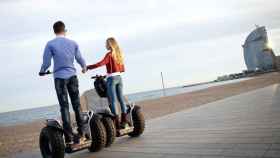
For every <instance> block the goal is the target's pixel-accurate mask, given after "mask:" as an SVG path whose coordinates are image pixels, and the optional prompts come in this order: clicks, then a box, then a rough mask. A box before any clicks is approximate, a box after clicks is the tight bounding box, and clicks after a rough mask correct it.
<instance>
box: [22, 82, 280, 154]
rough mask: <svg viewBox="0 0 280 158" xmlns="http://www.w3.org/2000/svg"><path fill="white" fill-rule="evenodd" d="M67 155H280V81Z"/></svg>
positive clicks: (149, 122) (157, 120)
mask: <svg viewBox="0 0 280 158" xmlns="http://www.w3.org/2000/svg"><path fill="white" fill-rule="evenodd" d="M38 155H39V154H38V152H36V153H34V155H32V157H37V156H38ZM29 156H31V155H29ZM21 157H25V156H21ZM67 157H68V158H109V157H114V158H128V157H129V158H135V157H136V158H138V157H139V158H146V157H151V158H169V157H172V158H173V157H176V158H224V157H232V158H239V157H245V158H247V157H248V158H257V157H265V158H269V157H273V158H274V157H279V158H280V85H273V86H270V87H266V88H264V89H259V90H256V91H252V92H249V93H245V94H241V95H238V96H234V97H230V98H227V99H224V100H221V101H217V102H213V103H210V104H206V105H203V106H200V107H197V108H193V109H190V110H187V111H182V112H178V113H174V114H170V115H167V116H164V117H161V118H157V119H153V120H151V121H148V123H147V130H146V131H145V134H144V135H143V136H142V137H140V138H136V139H131V138H128V137H124V138H121V139H118V141H117V142H116V143H115V144H114V145H113V146H112V147H110V148H106V149H105V150H103V151H101V152H99V153H89V152H87V151H82V152H79V153H75V154H73V155H68V156H67Z"/></svg>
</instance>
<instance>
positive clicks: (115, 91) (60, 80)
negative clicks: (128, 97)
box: [39, 21, 129, 144]
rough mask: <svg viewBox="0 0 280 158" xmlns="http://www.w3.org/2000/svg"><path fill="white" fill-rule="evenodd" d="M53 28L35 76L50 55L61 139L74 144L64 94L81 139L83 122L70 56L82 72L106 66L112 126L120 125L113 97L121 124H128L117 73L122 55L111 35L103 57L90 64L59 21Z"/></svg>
mask: <svg viewBox="0 0 280 158" xmlns="http://www.w3.org/2000/svg"><path fill="white" fill-rule="evenodd" d="M53 30H54V33H55V35H56V38H54V39H53V40H51V41H49V42H48V43H47V45H46V47H45V50H44V55H43V64H42V66H41V70H40V73H39V75H40V76H43V75H44V74H45V72H46V71H47V69H48V68H49V67H50V65H51V60H52V58H53V62H54V68H53V73H54V83H55V90H56V93H57V98H58V102H59V105H60V112H61V117H62V122H63V128H64V133H65V141H66V143H68V144H71V143H74V140H75V139H74V138H77V137H76V135H75V134H74V133H73V131H72V127H71V119H70V112H69V102H68V94H69V96H70V100H71V103H72V107H73V110H74V112H75V118H76V121H77V125H78V138H79V139H80V138H81V139H82V140H84V139H85V131H84V130H85V125H86V122H85V121H84V120H83V118H82V115H81V109H80V106H81V105H80V95H79V84H78V79H77V76H76V69H75V67H74V59H76V61H77V62H78V63H79V65H80V66H81V67H82V72H83V73H86V71H87V70H91V69H95V68H98V67H100V66H103V65H106V68H107V93H108V98H109V102H110V109H111V111H112V113H113V114H114V115H115V116H116V117H115V121H116V128H117V129H118V128H120V118H119V116H118V114H117V112H116V107H115V106H116V98H117V99H118V101H119V103H120V105H121V111H122V115H121V124H122V125H124V124H126V123H128V122H129V121H128V119H127V107H126V105H125V101H124V96H123V93H122V79H121V73H122V72H124V62H123V60H124V59H123V54H122V52H121V50H120V48H119V46H118V44H117V42H116V40H115V39H114V38H108V39H107V41H106V48H107V50H108V51H109V52H108V53H107V54H106V56H105V57H104V59H103V60H102V61H100V62H98V63H96V64H93V65H88V66H87V65H86V63H85V60H84V59H83V57H82V55H81V53H80V50H79V46H78V44H77V43H76V42H74V41H72V40H70V39H67V38H66V37H65V35H66V31H67V30H66V29H65V25H64V23H63V22H62V21H57V22H56V23H54V25H53Z"/></svg>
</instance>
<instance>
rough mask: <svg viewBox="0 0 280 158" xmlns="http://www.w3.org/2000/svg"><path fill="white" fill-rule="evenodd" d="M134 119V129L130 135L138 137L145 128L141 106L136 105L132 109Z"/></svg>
mask: <svg viewBox="0 0 280 158" xmlns="http://www.w3.org/2000/svg"><path fill="white" fill-rule="evenodd" d="M132 121H133V122H132V123H133V126H134V129H133V131H132V132H131V133H129V134H128V135H129V136H131V137H138V136H140V135H141V134H142V133H143V132H144V129H145V118H144V115H143V113H142V111H141V108H140V107H139V106H135V107H134V108H133V110H132Z"/></svg>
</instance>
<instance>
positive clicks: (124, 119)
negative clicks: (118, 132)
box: [121, 113, 131, 128]
mask: <svg viewBox="0 0 280 158" xmlns="http://www.w3.org/2000/svg"><path fill="white" fill-rule="evenodd" d="M127 125H128V126H131V122H130V121H129V119H128V114H126V113H122V123H121V127H122V128H126V126H127Z"/></svg>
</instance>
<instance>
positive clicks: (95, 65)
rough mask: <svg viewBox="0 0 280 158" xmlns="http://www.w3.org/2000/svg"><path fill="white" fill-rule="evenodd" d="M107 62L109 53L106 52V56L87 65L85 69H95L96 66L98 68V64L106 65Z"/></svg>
mask: <svg viewBox="0 0 280 158" xmlns="http://www.w3.org/2000/svg"><path fill="white" fill-rule="evenodd" d="M108 63H109V53H107V54H106V56H105V57H104V58H103V59H102V60H101V61H100V62H98V63H96V64H93V65H88V66H87V69H88V70H91V69H96V68H98V67H100V66H103V65H106V64H108Z"/></svg>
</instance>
